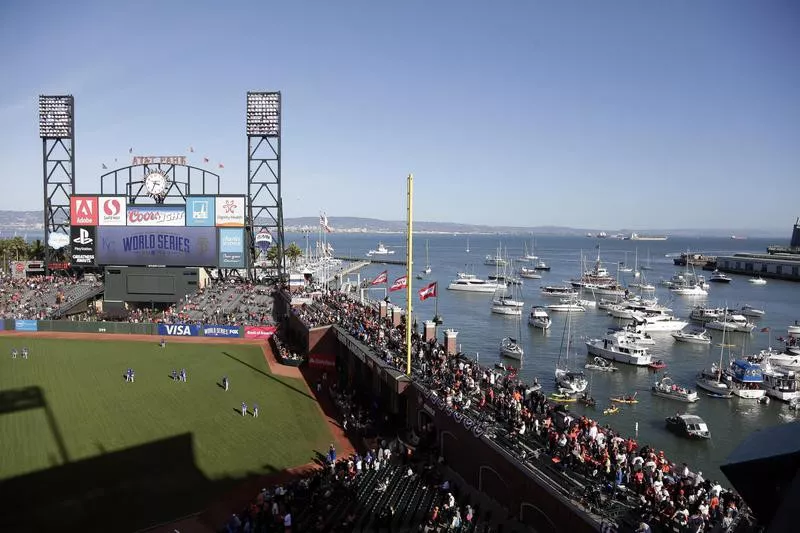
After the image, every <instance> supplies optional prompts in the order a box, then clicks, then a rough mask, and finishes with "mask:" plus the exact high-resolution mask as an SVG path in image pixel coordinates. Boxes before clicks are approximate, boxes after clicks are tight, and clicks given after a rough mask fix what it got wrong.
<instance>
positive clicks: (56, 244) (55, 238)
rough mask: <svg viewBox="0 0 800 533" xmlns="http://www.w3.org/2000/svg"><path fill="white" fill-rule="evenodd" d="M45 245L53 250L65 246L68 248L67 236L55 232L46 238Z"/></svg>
mask: <svg viewBox="0 0 800 533" xmlns="http://www.w3.org/2000/svg"><path fill="white" fill-rule="evenodd" d="M47 244H48V246H50V248H52V249H53V250H60V249H61V248H63V247H65V246H69V235H67V234H66V233H61V232H60V231H56V232H53V233H51V234H50V235H49V236H48V237H47Z"/></svg>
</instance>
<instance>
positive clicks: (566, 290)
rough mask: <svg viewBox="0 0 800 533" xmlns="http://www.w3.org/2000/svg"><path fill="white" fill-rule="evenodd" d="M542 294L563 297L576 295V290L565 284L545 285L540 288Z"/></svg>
mask: <svg viewBox="0 0 800 533" xmlns="http://www.w3.org/2000/svg"><path fill="white" fill-rule="evenodd" d="M541 295H542V296H548V297H554V296H555V297H557V298H564V297H566V296H577V295H578V291H576V290H575V289H573V288H572V287H568V286H566V285H546V286H544V287H542V289H541Z"/></svg>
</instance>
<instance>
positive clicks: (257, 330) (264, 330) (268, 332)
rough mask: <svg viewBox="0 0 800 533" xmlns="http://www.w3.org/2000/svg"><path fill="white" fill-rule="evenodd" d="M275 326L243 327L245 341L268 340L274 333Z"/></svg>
mask: <svg viewBox="0 0 800 533" xmlns="http://www.w3.org/2000/svg"><path fill="white" fill-rule="evenodd" d="M276 329H277V328H276V327H275V326H245V327H244V338H245V339H269V338H270V337H272V334H273V333H275V330H276Z"/></svg>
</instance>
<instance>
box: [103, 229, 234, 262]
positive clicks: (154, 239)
mask: <svg viewBox="0 0 800 533" xmlns="http://www.w3.org/2000/svg"><path fill="white" fill-rule="evenodd" d="M95 257H96V264H98V265H132V266H146V265H163V266H207V267H215V266H217V261H218V260H219V256H218V252H217V230H216V228H203V227H193V228H188V227H149V228H147V227H144V228H135V227H131V226H127V227H123V226H99V227H98V228H97V245H96V254H95Z"/></svg>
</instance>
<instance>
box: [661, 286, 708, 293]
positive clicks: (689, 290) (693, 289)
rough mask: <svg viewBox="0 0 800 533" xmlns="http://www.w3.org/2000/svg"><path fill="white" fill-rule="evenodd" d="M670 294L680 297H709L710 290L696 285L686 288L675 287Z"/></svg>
mask: <svg viewBox="0 0 800 533" xmlns="http://www.w3.org/2000/svg"><path fill="white" fill-rule="evenodd" d="M670 292H672V293H673V294H677V295H678V296H708V289H705V288H703V287H701V286H700V285H695V284H691V285H686V286H684V287H673V288H671V289H670Z"/></svg>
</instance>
